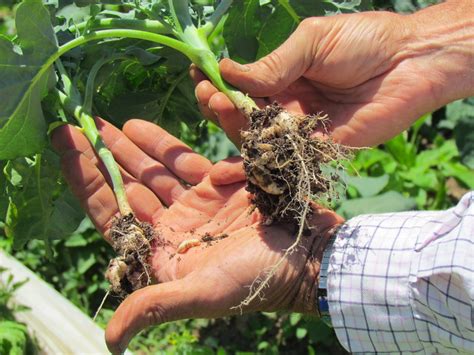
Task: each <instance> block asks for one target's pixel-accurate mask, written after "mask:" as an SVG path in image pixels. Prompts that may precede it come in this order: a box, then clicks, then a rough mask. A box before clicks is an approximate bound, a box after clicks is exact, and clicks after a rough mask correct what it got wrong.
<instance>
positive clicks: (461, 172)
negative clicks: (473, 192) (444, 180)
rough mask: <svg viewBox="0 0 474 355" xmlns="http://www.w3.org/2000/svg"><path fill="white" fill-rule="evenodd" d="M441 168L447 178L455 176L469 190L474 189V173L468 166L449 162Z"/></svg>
mask: <svg viewBox="0 0 474 355" xmlns="http://www.w3.org/2000/svg"><path fill="white" fill-rule="evenodd" d="M440 168H441V171H442V173H443V174H444V175H445V176H453V177H454V178H456V179H457V180H459V181H460V182H462V183H463V184H464V185H466V186H467V187H468V188H470V189H474V171H472V170H470V169H469V168H467V167H466V166H464V165H462V164H460V163H455V162H449V163H444V164H442V165H441V166H440Z"/></svg>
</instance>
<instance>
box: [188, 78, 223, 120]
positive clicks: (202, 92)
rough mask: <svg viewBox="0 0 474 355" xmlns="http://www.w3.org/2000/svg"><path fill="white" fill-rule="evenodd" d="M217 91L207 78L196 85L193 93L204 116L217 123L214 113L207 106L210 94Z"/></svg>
mask: <svg viewBox="0 0 474 355" xmlns="http://www.w3.org/2000/svg"><path fill="white" fill-rule="evenodd" d="M216 92H217V89H216V88H215V87H214V86H213V85H212V84H211V83H210V81H209V80H202V81H201V82H199V83H198V84H197V85H196V88H195V90H194V94H195V96H196V99H197V101H198V106H199V109H200V110H201V113H202V114H203V115H204V117H206V118H208V119H210V120H211V121H213V122H214V123H216V124H219V123H218V121H217V117H216V115H215V113H214V112H213V111H212V110H211V109H210V108H209V100H210V99H211V97H212V95H214V94H215V93H216Z"/></svg>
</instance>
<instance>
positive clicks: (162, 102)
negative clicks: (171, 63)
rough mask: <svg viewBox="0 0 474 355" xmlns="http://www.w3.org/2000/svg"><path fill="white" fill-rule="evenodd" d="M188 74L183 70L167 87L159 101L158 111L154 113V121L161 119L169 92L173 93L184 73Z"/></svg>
mask: <svg viewBox="0 0 474 355" xmlns="http://www.w3.org/2000/svg"><path fill="white" fill-rule="evenodd" d="M187 74H188V71H187V70H185V71H183V72H182V73H181V74H179V75H178V77H177V78H176V79H175V80H174V81H173V82H172V83H171V85H170V87H169V88H168V91H166V94H165V96H163V99H162V100H161V102H160V106H159V108H158V113H157V114H156V116H155V118H153V122H154V123H159V122H161V120H162V119H163V113H164V112H165V107H166V105H167V104H168V101H169V99H170V97H171V94H173V92H174V90H175V89H176V87H177V86H178V84H179V83H180V82H181V80H183V79H184V78H185V77H186V75H187Z"/></svg>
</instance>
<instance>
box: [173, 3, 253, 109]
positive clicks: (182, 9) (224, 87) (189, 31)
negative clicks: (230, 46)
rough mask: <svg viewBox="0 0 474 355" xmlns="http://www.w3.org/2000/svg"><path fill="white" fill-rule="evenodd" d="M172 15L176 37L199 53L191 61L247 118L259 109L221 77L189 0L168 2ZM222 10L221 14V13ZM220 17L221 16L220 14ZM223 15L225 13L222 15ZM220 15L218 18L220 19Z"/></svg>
mask: <svg viewBox="0 0 474 355" xmlns="http://www.w3.org/2000/svg"><path fill="white" fill-rule="evenodd" d="M231 2H232V1H224V2H223V3H224V4H223V5H222V4H221V5H222V6H223V7H221V10H222V9H224V10H227V8H228V7H229V6H230V3H231ZM168 4H169V6H170V9H171V15H172V16H173V19H174V21H175V26H176V35H177V36H178V37H179V38H180V39H181V40H182V41H183V42H184V43H186V44H188V45H190V46H191V47H193V48H194V49H195V50H196V51H197V53H196V54H197V55H195V56H193V57H189V56H188V57H189V59H191V61H192V62H193V63H194V64H196V65H197V66H198V68H199V69H201V70H202V71H203V72H204V74H206V75H207V77H208V78H209V79H211V81H212V83H213V84H214V85H215V86H216V87H217V89H219V90H220V91H222V92H223V93H224V94H226V95H227V97H228V98H229V99H230V100H231V101H232V102H233V103H234V105H236V106H237V108H238V109H239V110H241V111H242V112H243V113H244V114H245V115H246V116H247V117H248V116H249V115H250V113H252V111H253V110H254V109H258V106H257V105H256V104H255V102H254V101H253V100H252V99H251V98H249V97H248V96H246V95H244V94H243V93H242V92H240V91H239V90H237V89H235V88H233V87H232V86H230V85H229V84H227V83H226V82H225V81H224V80H223V79H222V76H221V73H220V70H219V63H218V62H217V60H216V57H215V55H214V53H212V51H211V49H210V48H209V43H208V42H207V35H206V32H205V30H204V31H201V30H198V29H197V28H196V27H195V26H194V24H193V21H192V18H191V16H190V15H189V0H168ZM221 10H220V12H221ZM218 15H219V14H218ZM222 15H223V13H222ZM220 16H221V15H219V16H218V17H220Z"/></svg>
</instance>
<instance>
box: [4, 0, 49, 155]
mask: <svg viewBox="0 0 474 355" xmlns="http://www.w3.org/2000/svg"><path fill="white" fill-rule="evenodd" d="M16 29H17V33H18V41H17V42H18V45H14V44H13V43H12V42H10V41H9V40H8V39H6V38H5V37H1V36H0V77H1V78H2V80H1V81H0V97H2V105H1V106H0V159H14V158H17V157H21V156H26V155H31V154H34V153H37V152H40V151H41V150H42V149H43V147H44V145H45V143H46V125H45V122H44V117H43V113H42V110H41V98H42V97H43V96H44V95H45V94H46V92H47V85H48V75H50V72H45V73H44V75H42V76H40V75H38V73H39V71H40V70H41V69H42V68H43V65H44V63H45V61H46V60H47V59H48V58H49V57H50V56H51V55H52V54H53V53H54V52H56V51H57V42H56V37H55V34H54V30H53V27H52V25H51V22H50V15H49V12H48V11H47V10H46V8H45V7H44V6H43V5H42V3H41V0H25V1H24V2H22V3H21V5H20V6H19V7H18V10H17V13H16Z"/></svg>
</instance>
